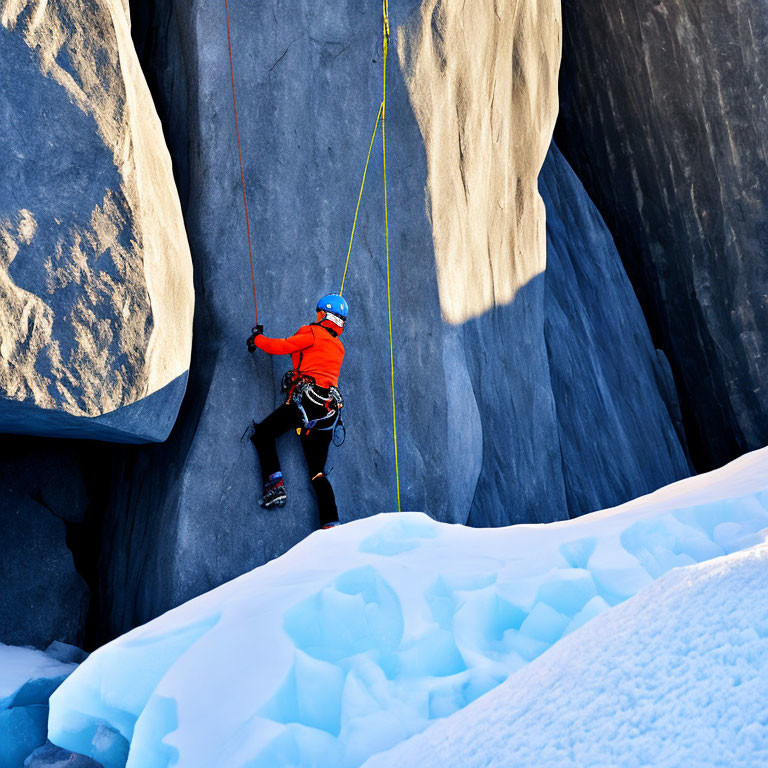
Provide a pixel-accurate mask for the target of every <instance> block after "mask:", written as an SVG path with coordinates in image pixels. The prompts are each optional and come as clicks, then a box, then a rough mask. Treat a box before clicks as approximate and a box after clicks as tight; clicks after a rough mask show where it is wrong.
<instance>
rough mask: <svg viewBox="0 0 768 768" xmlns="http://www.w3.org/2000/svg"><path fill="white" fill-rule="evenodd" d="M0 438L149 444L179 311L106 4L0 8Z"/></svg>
mask: <svg viewBox="0 0 768 768" xmlns="http://www.w3.org/2000/svg"><path fill="white" fill-rule="evenodd" d="M0 79H1V80H2V82H3V88H2V90H1V91H0V130H1V131H2V134H3V141H2V143H0V167H2V169H3V172H2V174H1V175H0V338H1V340H2V341H1V343H0V431H2V432H14V433H25V434H33V435H53V436H68V437H79V438H82V437H93V438H98V439H103V440H114V441H117V442H146V441H154V440H162V439H164V438H165V437H166V436H167V435H168V432H169V431H170V428H171V426H172V424H173V421H174V419H175V417H176V414H177V411H178V407H179V403H180V402H181V399H182V396H183V394H184V387H185V383H186V376H187V369H188V364H189V350H190V345H191V322H192V311H193V303H194V296H193V293H192V279H191V261H190V256H189V247H188V243H187V240H186V236H185V233H184V228H183V221H182V217H181V210H180V206H179V201H178V195H177V192H176V190H175V187H174V184H173V179H172V175H171V164H170V158H169V157H168V152H167V149H166V146H165V144H164V142H163V137H162V131H161V128H160V124H159V121H158V119H157V115H156V112H155V110H154V108H153V105H152V101H151V98H150V95H149V91H148V89H147V86H146V83H145V81H144V78H143V77H142V74H141V70H140V68H139V64H138V60H137V57H136V53H135V50H134V48H133V45H132V42H131V38H130V33H129V23H128V18H127V14H126V7H125V6H124V4H123V3H122V2H121V0H99V1H98V2H86V1H85V0H73V1H72V2H67V3H44V2H39V1H38V0H18V1H17V0H13V1H12V0H3V1H2V2H0Z"/></svg>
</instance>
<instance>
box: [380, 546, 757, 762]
mask: <svg viewBox="0 0 768 768" xmlns="http://www.w3.org/2000/svg"><path fill="white" fill-rule="evenodd" d="M766 573H768V544H760V545H757V546H755V547H752V548H750V549H747V550H745V551H743V552H736V553H735V554H732V555H727V556H725V557H722V558H717V559H715V560H709V561H708V562H706V563H699V564H697V565H693V566H689V567H688V568H684V569H677V570H675V571H672V572H671V573H668V574H665V575H664V576H663V577H662V578H661V579H659V580H658V581H656V582H655V583H654V584H652V585H651V586H650V587H649V588H648V589H644V590H642V591H641V592H640V593H638V594H637V595H636V596H635V597H633V598H631V599H630V600H628V601H627V602H625V603H624V604H623V605H621V606H618V607H617V608H616V609H615V610H613V611H608V612H606V613H605V614H604V615H602V616H600V617H599V618H597V619H596V620H595V621H594V622H591V623H590V624H589V625H588V626H586V627H584V628H583V630H582V631H581V632H578V633H577V634H574V635H571V636H570V637H568V638H565V639H564V640H563V641H562V642H560V643H557V644H556V645H555V647H553V648H552V649H551V650H550V651H549V652H547V653H546V654H544V655H543V656H542V657H540V658H538V659H536V660H535V661H534V662H532V663H531V664H529V665H528V666H527V667H526V668H525V669H523V670H521V671H520V672H518V673H517V674H515V675H512V676H511V677H510V678H509V680H507V681H506V682H505V683H504V684H502V685H500V686H498V687H497V688H496V689H494V690H493V691H491V692H490V693H488V694H487V695H485V696H483V697H481V698H480V699H478V700H477V701H475V702H474V703H472V704H471V705H469V706H468V707H466V709H463V710H462V711H461V712H457V713H456V714H455V715H452V716H451V717H450V718H446V719H444V720H442V721H440V722H437V723H435V724H434V725H431V726H430V727H429V728H428V729H427V730H426V731H425V732H424V733H422V734H420V735H418V736H414V737H413V738H412V739H410V740H408V741H406V742H405V743H403V744H401V745H399V746H397V747H395V748H394V749H392V750H390V751H387V752H385V753H384V754H380V755H376V756H374V757H372V758H371V759H370V760H369V761H367V762H366V763H365V768H392V766H419V768H508V766H509V765H510V759H509V756H510V755H514V766H515V768H541V766H557V767H558V768H600V767H603V766H621V768H641V767H642V766H647V765H653V766H654V768H680V766H697V767H698V768H704V767H705V766H727V768H757V766H766V765H768V699H767V698H766V690H767V689H768V589H766Z"/></svg>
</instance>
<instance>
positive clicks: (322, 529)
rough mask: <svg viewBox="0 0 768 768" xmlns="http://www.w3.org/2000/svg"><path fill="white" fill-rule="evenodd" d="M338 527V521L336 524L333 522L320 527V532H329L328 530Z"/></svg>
mask: <svg viewBox="0 0 768 768" xmlns="http://www.w3.org/2000/svg"><path fill="white" fill-rule="evenodd" d="M339 525H341V523H340V522H339V521H338V520H336V522H333V523H326V524H325V525H321V526H320V530H321V531H327V530H329V529H330V528H336V527H337V526H339Z"/></svg>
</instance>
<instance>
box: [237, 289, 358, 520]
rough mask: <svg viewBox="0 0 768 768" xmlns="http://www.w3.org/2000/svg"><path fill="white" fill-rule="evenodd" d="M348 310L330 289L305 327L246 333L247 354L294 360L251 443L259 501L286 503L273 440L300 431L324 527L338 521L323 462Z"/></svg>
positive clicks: (336, 403) (332, 425) (334, 419)
mask: <svg viewBox="0 0 768 768" xmlns="http://www.w3.org/2000/svg"><path fill="white" fill-rule="evenodd" d="M348 312H349V307H348V305H347V301H346V299H344V298H342V297H341V296H339V295H338V294H335V293H332V294H328V295H326V296H323V297H322V298H321V299H320V301H318V303H317V316H316V320H315V322H314V323H311V324H310V325H304V326H302V327H301V328H299V330H298V331H297V332H296V333H295V334H294V335H293V336H289V337H288V338H287V339H271V338H268V337H266V336H264V329H263V327H262V326H260V325H257V326H256V327H255V328H254V329H253V331H252V332H251V335H250V336H249V337H248V351H249V352H254V351H255V350H256V349H261V350H262V351H264V352H266V353H267V354H270V355H288V354H290V355H291V362H292V364H293V368H292V369H291V370H289V371H288V372H287V373H286V374H285V375H284V376H283V382H282V390H283V392H285V401H284V402H283V404H282V405H281V406H280V407H279V408H277V410H275V411H274V412H272V413H271V414H270V415H269V416H267V418H266V419H264V421H262V422H260V423H259V424H256V423H255V422H254V431H253V435H252V436H251V441H252V442H253V444H254V446H255V447H256V451H257V453H258V455H259V463H260V464H261V478H262V482H263V483H264V493H263V495H262V496H261V498H260V499H259V504H260V505H261V506H262V507H264V508H266V509H269V508H270V507H282V506H283V505H284V504H285V502H286V493H285V481H284V480H283V473H282V472H281V471H280V462H279V460H278V457H277V450H276V448H275V439H276V438H277V437H278V436H279V435H282V434H283V433H284V432H287V431H288V430H289V429H296V430H297V431H298V432H299V437H300V441H301V447H302V449H303V450H304V457H305V458H306V460H307V468H308V470H309V476H310V478H311V481H312V487H313V489H314V491H315V495H316V496H317V506H318V511H319V513H320V527H321V528H333V527H334V526H337V525H338V524H339V515H338V511H337V509H336V499H335V497H334V494H333V488H332V487H331V484H330V482H329V481H328V478H327V477H326V475H325V462H326V459H327V458H328V448H329V447H330V444H331V440H332V438H333V435H334V432H335V429H336V427H337V423H338V421H339V419H340V411H341V408H342V407H343V401H342V398H341V393H340V392H339V390H338V383H339V371H340V370H341V363H342V360H343V359H344V345H343V344H342V343H341V340H340V339H339V336H340V335H341V333H342V332H343V330H344V326H345V325H346V322H347V314H348Z"/></svg>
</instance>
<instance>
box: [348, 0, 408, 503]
mask: <svg viewBox="0 0 768 768" xmlns="http://www.w3.org/2000/svg"><path fill="white" fill-rule="evenodd" d="M382 16H383V27H384V42H383V60H384V76H383V86H382V99H381V105H380V106H379V113H378V115H376V124H375V125H374V127H373V134H372V135H371V143H370V146H369V147H368V157H367V158H366V159H365V168H364V170H363V181H362V183H361V184H360V192H359V194H358V196H357V207H356V208H355V218H354V220H353V222H352V234H351V235H350V237H349V248H348V249H347V260H346V262H345V263H344V274H343V275H342V278H341V290H340V291H339V295H343V293H344V283H345V281H346V279H347V269H348V268H349V258H350V255H351V254H352V242H353V240H354V237H355V229H356V228H357V217H358V214H359V212H360V201H361V200H362V199H363V189H364V188H365V179H366V176H367V175H368V163H369V162H370V160H371V152H372V150H373V142H374V141H375V139H376V133H377V131H378V129H379V121H381V151H382V163H383V171H384V233H385V238H386V252H387V317H388V320H389V373H390V382H391V385H392V433H393V438H394V447H395V483H396V486H397V511H398V512H400V511H401V506H400V464H399V460H398V455H397V407H396V403H395V347H394V341H393V336H392V291H391V288H390V267H389V209H388V205H387V138H386V130H385V119H386V113H387V56H388V54H389V0H382Z"/></svg>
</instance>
